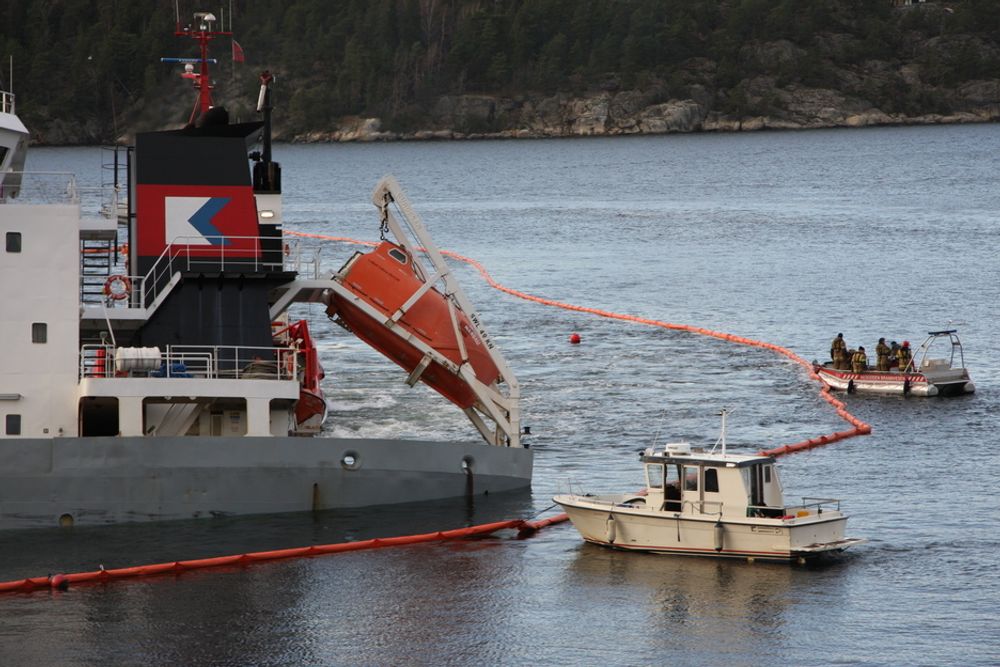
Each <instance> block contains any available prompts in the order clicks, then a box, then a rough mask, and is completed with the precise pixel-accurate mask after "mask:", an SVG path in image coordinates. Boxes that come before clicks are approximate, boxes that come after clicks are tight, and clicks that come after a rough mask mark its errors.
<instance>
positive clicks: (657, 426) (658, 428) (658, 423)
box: [653, 408, 667, 452]
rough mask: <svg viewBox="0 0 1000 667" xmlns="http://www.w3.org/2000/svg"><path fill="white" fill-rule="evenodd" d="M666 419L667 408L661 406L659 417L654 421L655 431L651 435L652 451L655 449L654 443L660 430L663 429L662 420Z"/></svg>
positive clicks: (657, 439) (658, 437) (658, 436)
mask: <svg viewBox="0 0 1000 667" xmlns="http://www.w3.org/2000/svg"><path fill="white" fill-rule="evenodd" d="M666 419H667V409H666V408H663V412H661V413H660V419H659V420H658V421H657V423H656V433H655V434H654V435H653V451H654V452H655V451H656V443H657V442H658V441H659V439H660V431H662V430H663V422H664V421H666Z"/></svg>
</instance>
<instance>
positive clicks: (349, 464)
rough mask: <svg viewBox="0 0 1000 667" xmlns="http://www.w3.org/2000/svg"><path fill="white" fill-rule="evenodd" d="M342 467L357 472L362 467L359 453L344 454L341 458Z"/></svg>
mask: <svg viewBox="0 0 1000 667" xmlns="http://www.w3.org/2000/svg"><path fill="white" fill-rule="evenodd" d="M340 465H341V467H343V468H344V470H357V469H358V468H360V467H361V457H360V456H358V453H357V452H344V455H343V456H342V457H341V458H340Z"/></svg>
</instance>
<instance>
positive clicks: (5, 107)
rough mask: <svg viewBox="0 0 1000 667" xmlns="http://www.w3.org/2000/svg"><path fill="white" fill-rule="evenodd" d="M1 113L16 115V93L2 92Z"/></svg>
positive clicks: (0, 93)
mask: <svg viewBox="0 0 1000 667" xmlns="http://www.w3.org/2000/svg"><path fill="white" fill-rule="evenodd" d="M0 113H9V114H12V113H14V93H8V92H7V91H6V90H0Z"/></svg>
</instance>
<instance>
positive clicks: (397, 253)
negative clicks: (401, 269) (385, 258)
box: [389, 248, 406, 264]
mask: <svg viewBox="0 0 1000 667" xmlns="http://www.w3.org/2000/svg"><path fill="white" fill-rule="evenodd" d="M389 257H392V258H393V259H394V260H396V261H397V262H399V263H400V264H406V253H405V252H403V251H402V250H400V249H399V248H392V249H391V250H389Z"/></svg>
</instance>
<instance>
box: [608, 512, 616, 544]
mask: <svg viewBox="0 0 1000 667" xmlns="http://www.w3.org/2000/svg"><path fill="white" fill-rule="evenodd" d="M605 531H606V533H607V537H608V544H614V543H615V538H616V537H618V529H617V527H616V525H615V517H614V516H613V515H611V514H609V515H608V520H607V523H606V524H605Z"/></svg>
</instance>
